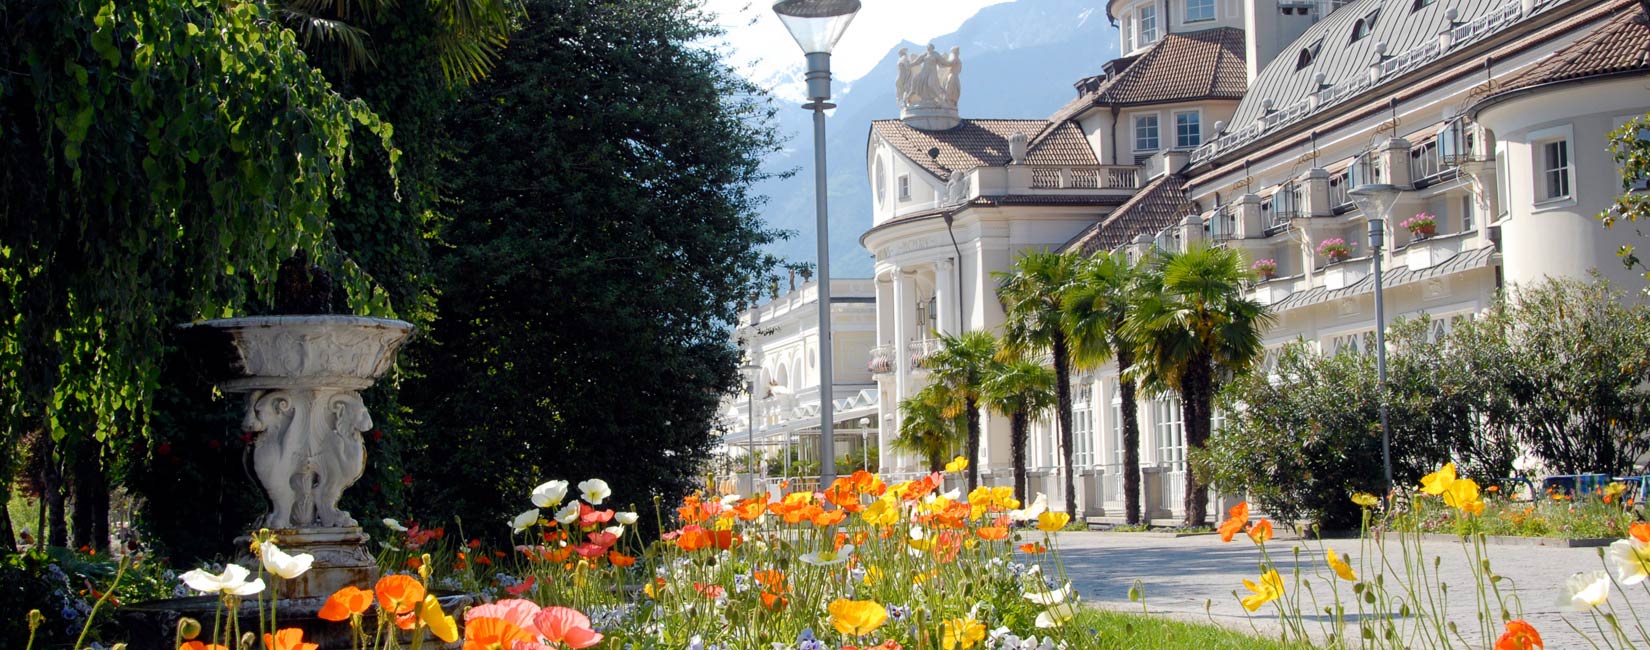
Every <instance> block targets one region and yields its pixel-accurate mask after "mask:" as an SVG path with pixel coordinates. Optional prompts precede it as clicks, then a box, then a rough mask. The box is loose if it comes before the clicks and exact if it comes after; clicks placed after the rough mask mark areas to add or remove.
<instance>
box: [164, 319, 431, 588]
mask: <svg viewBox="0 0 1650 650" xmlns="http://www.w3.org/2000/svg"><path fill="white" fill-rule="evenodd" d="M412 331H413V326H412V325H411V324H408V323H405V322H402V321H398V320H388V319H382V318H364V317H359V316H258V317H249V318H232V319H227V320H214V321H206V322H201V323H194V324H191V325H187V326H185V327H184V333H185V335H186V336H188V337H189V338H191V339H193V345H194V346H195V347H196V348H197V350H198V351H199V357H200V358H201V359H203V360H205V361H206V362H207V363H209V364H211V365H210V367H209V368H208V372H210V373H211V374H212V376H211V377H210V379H211V380H212V381H213V382H214V383H216V384H217V386H218V388H219V390H222V391H224V392H228V393H244V394H245V396H246V398H245V399H246V417H245V418H244V419H243V420H242V421H241V426H242V428H243V429H245V430H246V431H247V432H248V433H250V434H252V435H253V436H254V438H253V442H252V464H253V468H254V470H255V472H256V474H257V476H258V482H259V483H260V484H261V485H262V486H263V490H264V493H265V494H266V495H267V496H268V497H269V502H270V510H269V513H268V514H266V515H264V516H263V518H262V519H260V520H259V526H261V527H264V528H269V529H270V530H272V531H275V533H276V535H277V536H278V537H279V542H278V543H279V544H280V546H281V548H282V549H283V550H286V551H287V552H289V553H292V552H301V553H310V554H312V555H314V556H315V564H314V566H313V568H312V569H311V570H310V571H308V572H307V573H305V574H304V575H302V576H299V578H297V579H296V580H289V581H284V583H283V584H282V588H281V589H282V591H281V596H282V597H288V598H317V597H325V596H327V595H330V594H331V593H332V592H334V591H336V590H338V589H339V588H340V587H343V586H345V585H357V586H364V585H368V584H371V583H372V581H374V580H376V579H377V565H376V563H375V562H374V561H373V558H372V556H371V555H370V554H368V553H367V550H366V542H367V540H368V537H367V534H366V533H364V532H362V530H361V527H360V526H359V525H357V523H356V521H355V519H354V518H352V517H350V514H349V513H348V512H345V511H343V510H340V509H339V508H338V500H339V499H340V498H341V497H342V496H343V494H344V490H345V489H347V488H349V487H350V486H351V485H353V484H354V483H355V481H356V480H357V479H359V478H361V473H362V471H363V470H365V468H366V446H365V444H364V443H363V442H362V439H361V434H362V433H363V432H366V431H369V430H371V429H372V426H373V424H372V415H371V414H369V413H368V412H367V408H366V406H365V405H363V404H362V402H361V393H360V391H362V390H364V389H366V388H368V387H370V386H372V384H373V382H374V381H376V380H377V379H378V378H379V377H382V376H383V375H384V373H386V372H388V371H389V369H390V367H391V366H392V365H393V364H394V363H395V354H396V352H397V351H398V350H399V349H400V348H401V344H402V343H403V342H405V341H406V340H407V337H408V336H410V335H411V334H412Z"/></svg>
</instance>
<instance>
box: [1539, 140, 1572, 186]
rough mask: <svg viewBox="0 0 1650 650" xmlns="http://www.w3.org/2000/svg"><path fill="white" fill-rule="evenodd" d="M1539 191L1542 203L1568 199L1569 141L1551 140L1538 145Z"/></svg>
mask: <svg viewBox="0 0 1650 650" xmlns="http://www.w3.org/2000/svg"><path fill="white" fill-rule="evenodd" d="M1537 146H1539V147H1540V153H1539V155H1540V157H1541V160H1540V166H1539V169H1540V170H1541V179H1540V182H1541V186H1540V188H1541V191H1540V194H1539V196H1540V197H1541V200H1543V201H1552V200H1556V199H1566V198H1569V197H1570V141H1569V140H1551V141H1548V142H1543V143H1541V144H1540V145H1537Z"/></svg>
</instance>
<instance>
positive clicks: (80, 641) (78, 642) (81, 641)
mask: <svg viewBox="0 0 1650 650" xmlns="http://www.w3.org/2000/svg"><path fill="white" fill-rule="evenodd" d="M129 566H131V565H130V564H129V563H128V562H127V560H126V558H121V560H120V569H119V570H117V571H115V580H114V582H112V583H110V584H109V588H108V589H107V590H105V591H104V592H103V595H102V596H100V597H98V599H97V602H96V603H94V604H93V605H92V613H90V614H87V615H86V624H85V625H82V626H80V637H79V638H77V639H75V642H74V648H75V650H80V649H81V648H83V647H85V643H86V633H88V632H91V631H92V622H93V621H96V620H97V610H99V609H102V608H103V603H104V602H105V601H107V600H109V597H110V596H113V595H114V593H115V588H117V587H119V586H120V579H121V578H123V577H125V576H126V569H127V567H129ZM29 643H31V644H32V643H34V633H33V632H30V633H29Z"/></svg>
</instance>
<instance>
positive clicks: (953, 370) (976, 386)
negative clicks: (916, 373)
mask: <svg viewBox="0 0 1650 650" xmlns="http://www.w3.org/2000/svg"><path fill="white" fill-rule="evenodd" d="M996 352H997V338H996V337H994V336H992V335H991V333H990V332H965V333H962V334H958V335H956V336H951V335H948V334H941V335H940V349H939V350H937V351H935V352H934V354H932V355H930V356H929V357H928V360H927V361H925V362H924V364H923V365H925V366H927V367H928V368H929V373H930V376H931V377H932V378H933V381H934V384H935V385H938V386H940V387H941V388H939V389H936V390H939V391H944V392H945V393H946V394H947V395H948V397H947V398H946V399H945V400H943V401H944V403H945V405H946V407H945V409H944V412H945V416H946V417H949V418H954V417H957V416H959V415H966V416H967V417H968V442H967V446H968V451H967V456H968V489H970V490H972V489H974V488H976V487H979V485H980V384H981V383H982V382H984V380H985V375H986V369H987V368H989V367H990V366H991V364H992V363H993V361H992V357H993V356H994V355H995V354H996Z"/></svg>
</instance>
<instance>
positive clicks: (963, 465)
mask: <svg viewBox="0 0 1650 650" xmlns="http://www.w3.org/2000/svg"><path fill="white" fill-rule="evenodd" d="M965 469H968V458H967V457H964V456H958V457H956V458H953V459H951V462H949V463H946V464H945V471H947V472H961V471H963V470H965Z"/></svg>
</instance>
